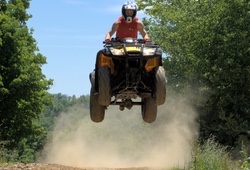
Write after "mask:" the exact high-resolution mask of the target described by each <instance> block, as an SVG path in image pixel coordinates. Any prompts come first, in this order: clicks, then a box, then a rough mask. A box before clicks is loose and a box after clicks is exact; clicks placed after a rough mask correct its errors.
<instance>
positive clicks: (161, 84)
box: [154, 66, 166, 106]
mask: <svg viewBox="0 0 250 170" xmlns="http://www.w3.org/2000/svg"><path fill="white" fill-rule="evenodd" d="M154 99H155V103H156V105H158V106H159V105H162V104H164V103H165V99H166V77H165V70H164V68H163V67H162V66H158V67H156V68H155V90H154Z"/></svg>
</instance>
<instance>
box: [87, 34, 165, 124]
mask: <svg viewBox="0 0 250 170" xmlns="http://www.w3.org/2000/svg"><path fill="white" fill-rule="evenodd" d="M90 80H91V84H92V87H91V90H90V118H91V120H92V121H94V122H101V121H103V119H104V116H105V110H106V109H107V107H108V106H109V105H119V106H120V110H121V111H123V110H124V108H127V109H131V108H132V106H134V105H140V106H141V114H142V118H143V120H144V121H145V122H148V123H152V122H153V121H155V119H156V116H157V106H159V105H162V104H164V102H165V98H166V78H165V71H164V68H163V67H162V50H161V49H160V48H159V47H158V45H157V44H155V43H152V42H146V41H145V40H143V39H132V38H126V39H124V40H123V41H121V40H119V39H117V38H115V39H112V40H111V41H110V42H108V43H105V42H104V49H102V50H100V51H99V52H98V53H97V56H96V65H95V71H94V72H93V73H92V76H91V78H90ZM137 98H139V100H138V99H137Z"/></svg>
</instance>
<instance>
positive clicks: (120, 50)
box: [110, 48, 124, 55]
mask: <svg viewBox="0 0 250 170" xmlns="http://www.w3.org/2000/svg"><path fill="white" fill-rule="evenodd" d="M110 51H111V53H112V54H113V55H124V51H123V49H117V48H110Z"/></svg>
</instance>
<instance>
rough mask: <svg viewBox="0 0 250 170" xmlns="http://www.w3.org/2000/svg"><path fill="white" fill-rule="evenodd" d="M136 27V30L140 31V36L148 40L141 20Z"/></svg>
mask: <svg viewBox="0 0 250 170" xmlns="http://www.w3.org/2000/svg"><path fill="white" fill-rule="evenodd" d="M137 28H138V31H139V32H140V34H141V36H142V38H143V39H144V40H147V41H149V40H150V38H149V36H148V34H147V31H146V30H145V28H144V25H143V23H142V22H141V21H139V22H138V23H137Z"/></svg>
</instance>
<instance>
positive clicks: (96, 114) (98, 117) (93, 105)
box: [90, 86, 105, 122]
mask: <svg viewBox="0 0 250 170" xmlns="http://www.w3.org/2000/svg"><path fill="white" fill-rule="evenodd" d="M94 92H95V90H94V86H92V87H91V90H90V118H91V120H92V121H93V122H101V121H103V119H104V116H105V106H102V105H100V104H99V102H98V94H96V95H95V94H94Z"/></svg>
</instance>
